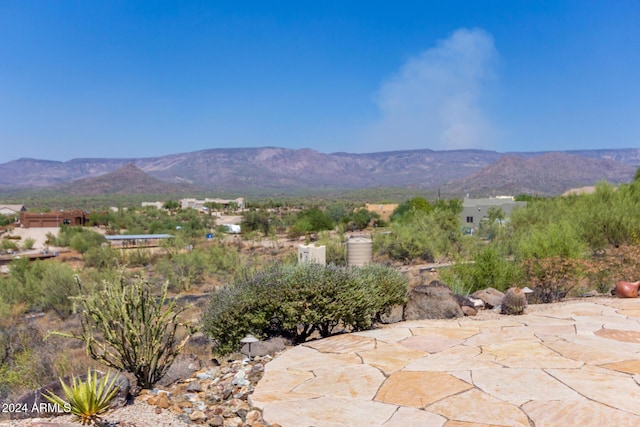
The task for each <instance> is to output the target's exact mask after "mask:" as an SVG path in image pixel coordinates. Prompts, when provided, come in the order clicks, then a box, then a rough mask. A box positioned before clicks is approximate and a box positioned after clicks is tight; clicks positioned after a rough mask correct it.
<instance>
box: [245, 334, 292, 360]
mask: <svg viewBox="0 0 640 427" xmlns="http://www.w3.org/2000/svg"><path fill="white" fill-rule="evenodd" d="M284 349H285V342H284V339H282V338H278V337H276V338H270V339H268V340H266V341H258V342H254V343H251V344H245V345H243V346H242V348H241V349H240V353H242V354H244V355H245V356H248V357H256V356H260V357H262V356H266V355H268V354H275V353H277V352H279V351H282V350H284Z"/></svg>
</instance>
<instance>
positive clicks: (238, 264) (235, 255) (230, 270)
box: [204, 243, 242, 278]
mask: <svg viewBox="0 0 640 427" xmlns="http://www.w3.org/2000/svg"><path fill="white" fill-rule="evenodd" d="M204 251H205V255H206V263H207V274H209V275H217V276H219V277H222V278H227V277H232V276H233V275H235V274H236V273H237V272H238V271H240V269H241V268H242V256H241V254H240V249H239V247H238V246H236V245H231V244H223V243H219V244H218V243H216V244H213V245H211V246H209V247H207V248H206V249H205V250H204Z"/></svg>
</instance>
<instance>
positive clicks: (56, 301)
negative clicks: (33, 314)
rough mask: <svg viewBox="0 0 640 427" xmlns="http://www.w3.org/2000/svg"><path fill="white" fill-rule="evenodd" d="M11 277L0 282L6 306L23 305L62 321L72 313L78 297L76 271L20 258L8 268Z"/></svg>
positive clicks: (56, 263)
mask: <svg viewBox="0 0 640 427" xmlns="http://www.w3.org/2000/svg"><path fill="white" fill-rule="evenodd" d="M9 268H10V270H9V276H8V277H6V278H0V297H1V298H2V299H3V300H4V301H5V302H7V303H10V304H16V303H23V304H25V305H26V306H27V308H28V309H29V310H34V311H44V310H53V311H55V313H56V314H58V316H60V318H62V319H66V318H67V317H69V315H71V313H72V312H73V305H74V304H73V301H72V300H70V299H69V297H72V296H74V295H77V294H78V288H77V287H76V286H75V285H74V278H73V277H74V274H75V272H74V270H73V269H72V268H71V267H69V266H68V265H66V264H63V263H61V262H59V261H55V260H48V261H35V262H30V261H29V259H28V258H21V259H17V260H14V261H12V262H11V264H9Z"/></svg>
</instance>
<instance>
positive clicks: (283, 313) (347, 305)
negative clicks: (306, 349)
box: [204, 263, 407, 353]
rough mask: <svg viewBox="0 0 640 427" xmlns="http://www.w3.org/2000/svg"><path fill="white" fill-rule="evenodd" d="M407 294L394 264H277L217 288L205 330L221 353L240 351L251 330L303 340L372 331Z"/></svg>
mask: <svg viewBox="0 0 640 427" xmlns="http://www.w3.org/2000/svg"><path fill="white" fill-rule="evenodd" d="M406 297H407V282H406V279H405V278H404V276H402V275H401V274H399V273H398V272H397V271H395V270H393V269H391V268H389V267H384V266H370V267H366V268H362V269H359V268H346V267H339V266H336V265H328V266H324V265H317V264H310V263H304V264H299V265H272V266H269V267H268V268H266V269H264V270H263V271H261V272H258V273H253V274H251V273H245V274H241V275H239V276H238V277H237V278H236V280H235V282H234V283H233V284H231V285H228V286H224V287H221V288H218V289H216V290H215V291H214V292H213V293H212V296H211V305H210V307H209V310H208V311H207V313H206V315H205V318H204V330H205V332H206V333H207V334H208V335H209V336H210V337H211V338H213V339H214V340H215V341H216V342H217V347H216V351H218V352H219V353H228V352H231V351H234V350H236V349H237V347H238V345H239V342H240V340H241V339H242V338H243V337H244V336H245V335H246V334H248V333H252V334H254V335H257V336H260V337H267V336H274V335H284V336H287V337H290V338H292V339H293V340H294V341H295V342H303V341H304V340H306V339H307V338H308V337H309V336H310V335H311V334H312V333H314V332H318V333H319V334H320V335H321V336H323V337H324V336H328V335H330V334H331V333H332V332H333V331H334V329H335V328H336V327H337V326H341V327H345V328H349V329H351V330H362V329H367V328H369V327H371V325H372V322H373V321H374V320H375V319H376V318H377V317H378V316H379V315H380V314H381V313H382V312H384V311H386V310H387V309H388V308H389V307H390V306H391V305H393V304H397V303H403V302H404V301H406Z"/></svg>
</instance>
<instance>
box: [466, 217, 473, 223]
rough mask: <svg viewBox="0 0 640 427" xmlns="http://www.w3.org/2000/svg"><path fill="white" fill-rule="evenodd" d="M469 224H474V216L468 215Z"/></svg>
mask: <svg viewBox="0 0 640 427" xmlns="http://www.w3.org/2000/svg"><path fill="white" fill-rule="evenodd" d="M467 224H473V217H472V216H468V217H467Z"/></svg>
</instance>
